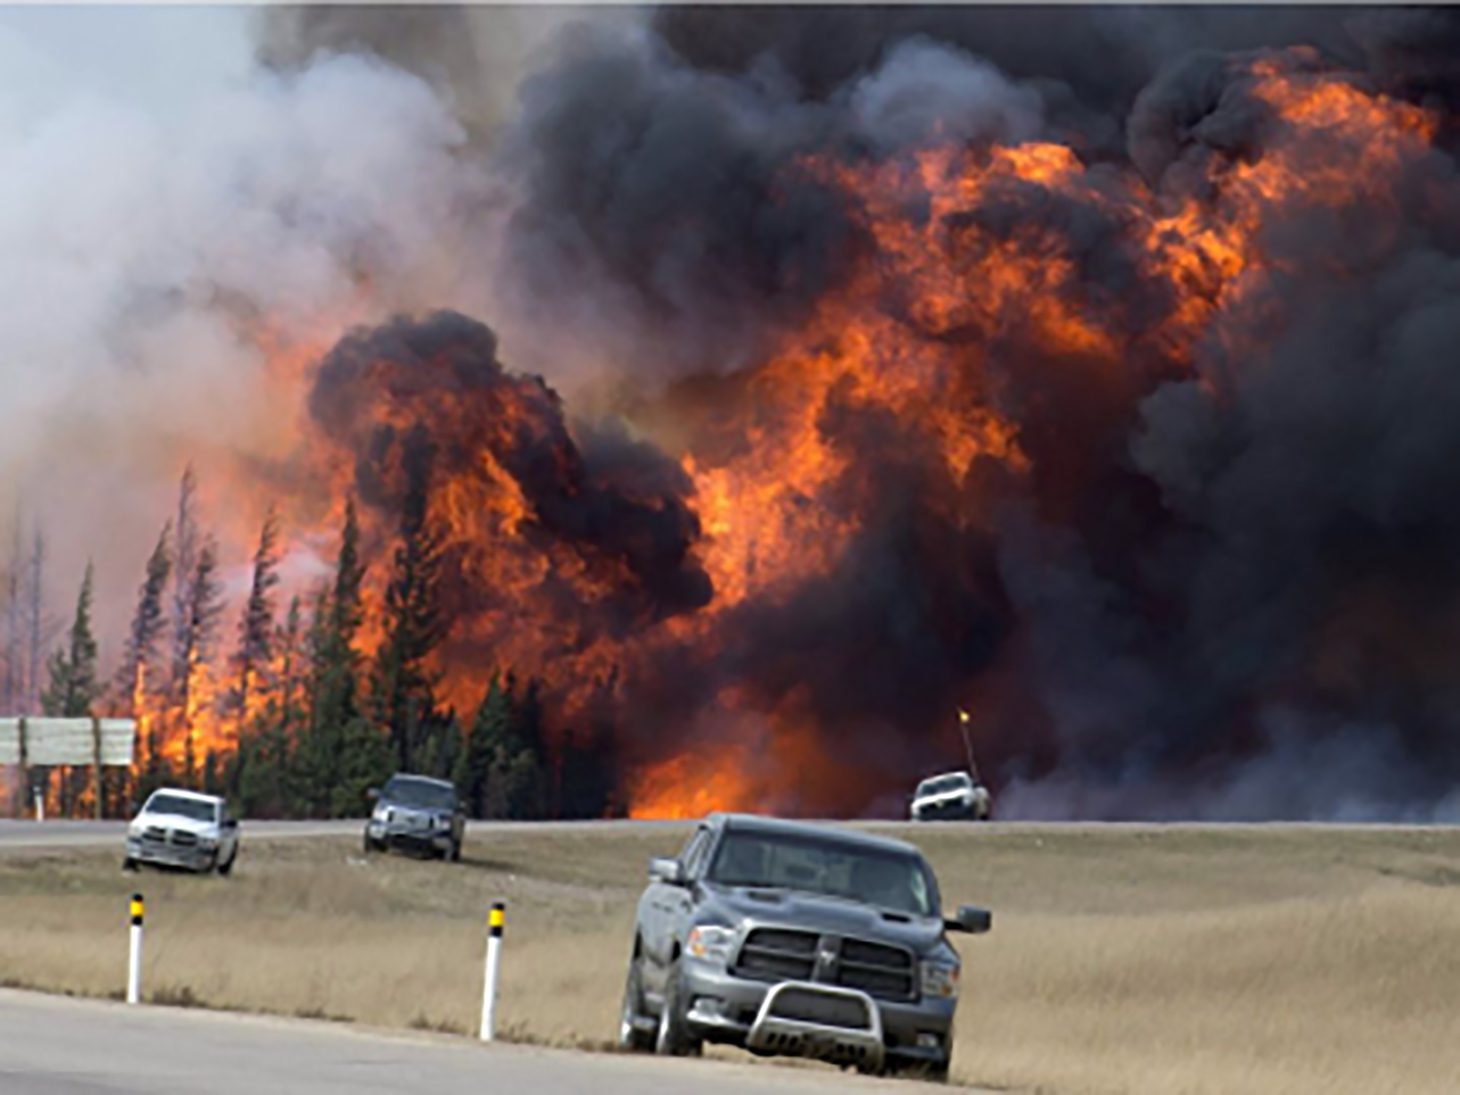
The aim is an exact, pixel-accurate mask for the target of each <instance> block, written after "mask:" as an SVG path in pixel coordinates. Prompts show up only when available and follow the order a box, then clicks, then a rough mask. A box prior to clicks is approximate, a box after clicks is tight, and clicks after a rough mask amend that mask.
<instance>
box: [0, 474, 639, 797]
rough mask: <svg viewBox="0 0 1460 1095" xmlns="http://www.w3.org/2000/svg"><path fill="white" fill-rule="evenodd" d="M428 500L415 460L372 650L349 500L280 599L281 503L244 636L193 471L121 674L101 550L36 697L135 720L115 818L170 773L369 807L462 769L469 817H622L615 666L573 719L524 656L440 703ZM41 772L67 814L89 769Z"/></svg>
mask: <svg viewBox="0 0 1460 1095" xmlns="http://www.w3.org/2000/svg"><path fill="white" fill-rule="evenodd" d="M428 502H429V495H428V478H427V476H426V475H425V474H424V472H423V471H421V470H415V471H413V470H412V469H409V468H408V469H407V482H406V489H405V493H404V501H403V505H402V508H401V514H400V521H399V526H398V529H397V530H396V531H397V535H396V537H395V546H394V551H393V553H392V555H391V557H390V559H389V561H388V567H387V570H386V573H385V574H384V576H383V577H384V596H383V604H382V608H381V612H380V617H379V620H378V628H377V629H376V630H378V636H377V640H376V642H375V645H374V649H373V650H368V651H367V650H366V648H365V644H364V643H363V642H362V635H361V631H362V627H363V626H364V624H365V619H366V606H365V591H366V588H367V579H368V570H367V562H366V560H365V559H364V557H363V555H362V545H361V528H360V523H359V515H358V513H357V511H356V507H355V504H354V502H353V500H347V501H346V503H345V506H344V512H343V516H342V519H341V525H340V529H339V539H338V546H337V551H336V554H335V557H334V560H333V565H332V567H331V569H330V572H329V574H328V576H327V577H326V578H325V579H324V580H322V581H320V582H319V583H318V584H317V585H316V586H315V587H314V588H313V589H312V590H310V591H309V592H308V593H307V594H305V595H303V596H299V595H296V596H293V597H290V598H289V599H288V601H287V603H286V604H281V603H280V599H281V598H280V592H279V587H280V575H279V565H280V561H281V544H280V535H281V533H280V528H279V522H278V519H277V516H276V515H275V513H274V512H273V511H272V510H271V511H270V512H269V513H268V514H267V515H266V516H265V518H264V521H263V524H262V527H261V528H260V530H259V535H258V540H257V543H256V547H255V550H254V553H253V557H252V568H251V580H250V584H249V590H248V594H247V597H246V598H245V600H244V603H243V606H242V610H241V612H240V614H239V618H238V622H237V628H236V632H235V633H234V635H233V636H232V637H231V639H230V637H229V636H227V635H226V634H225V633H224V623H225V621H224V600H223V587H222V582H221V580H220V576H219V565H220V563H219V548H218V544H217V541H216V539H215V538H214V537H213V536H211V535H210V534H208V532H207V531H206V530H205V528H204V527H203V524H202V522H201V520H200V515H199V506H198V500H197V481H196V477H195V475H194V473H193V471H192V469H188V470H187V471H186V472H185V473H184V474H183V477H182V480H181V483H180V486H179V492H178V505H177V509H176V511H175V512H174V513H173V515H172V516H171V517H170V519H169V520H168V521H167V522H166V523H165V524H164V525H163V527H162V529H161V531H160V533H159V535H158V538H157V540H156V543H155V546H154V547H153V549H152V552H151V554H150V555H149V556H148V559H147V562H146V565H145V567H144V570H143V577H142V581H141V583H140V585H139V587H138V591H137V600H136V606H135V609H134V611H133V613H132V617H131V622H130V625H129V626H128V628H127V632H126V636H125V640H124V644H123V649H122V654H121V658H120V660H119V663H118V665H117V667H116V670H115V672H114V673H112V674H111V675H110V676H109V677H104V676H103V675H102V673H101V670H100V663H99V648H98V643H97V640H96V636H95V634H94V628H93V624H92V618H91V617H92V601H93V596H94V589H93V584H94V577H93V569H92V567H91V566H90V565H89V564H88V566H87V568H86V571H85V574H84V576H83V578H82V581H81V585H80V589H79V591H78V593H77V597H76V602H75V609H74V612H73V613H72V614H71V623H70V625H69V627H68V628H67V629H66V630H65V632H64V634H63V635H62V636H61V641H60V642H59V643H58V645H57V646H56V648H55V649H54V651H53V652H52V653H51V655H50V657H49V660H48V661H47V662H46V667H45V674H44V676H45V684H44V686H43V687H40V688H39V689H38V691H37V693H36V695H35V696H34V697H33V698H32V702H34V703H36V704H38V706H39V707H40V708H41V710H42V713H44V714H47V715H59V716H87V715H92V714H125V715H132V716H133V717H135V718H136V719H137V720H138V736H139V740H138V750H137V755H136V759H135V763H134V765H133V767H132V769H131V770H130V771H128V772H115V773H109V774H108V775H107V777H106V781H105V785H104V787H103V788H102V793H103V795H104V796H105V799H104V806H105V809H106V812H107V813H108V814H109V815H116V814H120V813H125V812H127V811H129V810H131V809H133V808H135V806H136V805H137V804H139V803H140V801H141V800H142V799H143V798H145V797H146V795H148V794H150V793H151V792H152V791H153V790H155V789H156V788H158V787H161V786H183V787H191V788H194V789H198V790H204V791H208V792H210V793H214V794H223V795H226V796H228V797H229V798H230V799H231V800H232V801H233V802H234V804H235V805H236V807H237V808H238V809H239V810H240V811H241V812H242V813H243V814H244V815H245V816H252V817H349V816H355V815H359V814H361V813H363V812H364V811H365V810H366V809H367V807H368V799H367V795H366V791H367V789H368V788H370V787H373V786H378V785H379V784H380V783H382V782H383V781H384V780H386V779H387V778H389V776H390V775H391V774H392V773H393V772H396V771H409V772H416V773H421V774H425V775H432V776H436V777H439V778H445V779H451V780H453V781H454V782H455V783H456V785H457V787H458V789H459V791H460V793H461V795H462V798H463V801H464V803H465V805H466V808H467V810H468V812H469V813H470V814H471V815H472V816H474V817H499V818H524V819H526V818H541V817H598V816H604V815H605V814H611V813H616V812H619V811H620V810H621V804H620V803H618V802H617V801H616V800H615V789H616V787H617V786H618V784H619V780H618V763H617V755H616V752H615V748H614V742H615V734H614V728H613V722H612V713H611V712H612V696H613V691H614V682H613V681H612V680H608V681H602V682H597V686H596V688H595V690H594V691H595V696H596V697H597V698H596V699H595V701H594V702H593V703H590V705H589V711H588V712H587V714H586V715H585V716H584V719H585V720H586V721H585V722H584V724H583V726H582V727H581V728H580V729H577V730H574V729H570V728H567V727H564V726H557V727H553V726H550V724H549V709H550V707H551V702H550V700H551V696H550V690H549V686H548V684H547V682H545V681H544V680H542V679H540V678H537V677H528V678H526V679H522V678H520V677H518V676H517V675H516V674H515V673H514V672H513V671H512V668H511V667H510V666H503V667H499V668H498V669H496V670H495V671H491V672H489V673H487V674H485V679H484V680H483V681H482V682H481V692H480V694H481V700H480V703H479V704H478V705H477V706H476V708H475V710H474V711H469V712H465V713H462V712H458V711H456V710H455V709H454V708H453V707H451V706H450V705H447V704H444V703H443V702H442V700H441V698H440V696H439V691H440V686H441V675H440V671H439V669H438V668H437V660H436V655H437V653H438V651H439V649H440V647H441V644H442V643H443V642H444V641H445V640H446V638H447V637H448V626H447V622H446V621H447V614H446V612H445V611H444V610H445V607H446V606H445V605H443V602H442V585H443V545H444V537H443V536H442V534H441V531H440V530H439V528H437V527H436V526H435V525H434V523H433V522H432V520H431V518H430V509H429V505H428ZM39 545H40V541H39V540H38V541H37V546H36V548H35V555H36V557H37V558H39V555H40V552H41V548H40V546H39ZM38 565H39V564H37V566H38ZM11 569H12V572H14V571H15V570H16V569H17V568H15V567H12V568H11ZM35 577H36V581H35V588H36V589H37V590H38V589H39V573H38V572H37V574H36V576H35ZM23 578H24V575H23V574H22V575H21V576H20V579H17V580H21V579H23ZM22 584H24V583H23V582H22ZM28 591H29V585H26V586H25V589H24V590H19V591H18V593H19V596H18V597H13V598H11V599H9V600H8V601H7V605H9V606H10V607H11V608H12V609H16V606H17V605H18V606H19V608H18V609H16V610H15V611H14V612H13V613H12V615H13V616H14V617H15V626H14V630H15V632H16V634H17V635H18V636H20V638H21V639H25V637H26V634H27V633H26V628H27V627H28V626H29V624H30V621H31V616H32V615H33V616H34V617H35V619H36V620H37V621H38V620H39V619H40V616H41V611H40V609H39V608H38V607H36V608H35V609H34V612H33V613H32V612H31V611H30V609H29V608H28V607H27V606H28V603H29V602H27V601H26V594H27V593H28ZM35 596H36V597H38V596H39V594H38V593H36V595H35ZM37 604H38V601H37ZM6 622H7V626H8V625H9V624H10V623H11V622H12V621H11V620H10V619H9V618H7V621H6ZM35 626H36V628H39V627H40V624H39V623H38V622H37V623H36V625H35ZM36 641H37V643H38V642H39V639H37V640H36ZM23 645H24V643H23V642H22V643H20V644H19V645H18V646H17V649H18V648H19V646H23ZM34 661H35V659H34V657H32V659H31V664H34ZM32 676H35V674H34V673H32ZM0 683H3V682H0ZM24 702H25V701H24V700H23V699H16V698H12V700H11V704H12V706H15V705H16V704H17V703H19V704H21V705H23V703H24ZM37 776H38V778H41V779H43V780H46V781H47V783H46V786H47V788H48V794H49V795H50V797H51V801H52V803H53V806H52V808H53V809H58V810H60V811H61V812H63V813H75V812H80V811H81V810H82V809H84V808H87V805H88V804H87V801H86V800H87V796H88V795H89V794H91V793H92V792H91V791H90V790H89V786H90V785H89V782H88V780H89V775H88V773H87V772H86V771H85V770H77V771H74V772H73V771H61V772H56V773H49V774H47V773H37Z"/></svg>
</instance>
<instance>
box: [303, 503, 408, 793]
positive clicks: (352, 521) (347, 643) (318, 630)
mask: <svg viewBox="0 0 1460 1095" xmlns="http://www.w3.org/2000/svg"><path fill="white" fill-rule="evenodd" d="M364 582H365V566H364V563H363V561H362V559H361V556H360V524H359V520H358V518H357V515H356V512H355V504H354V500H353V499H351V500H348V501H347V502H346V504H345V522H344V527H343V528H342V529H341V531H340V551H339V556H338V557H337V559H336V562H335V575H334V583H333V585H332V586H331V588H330V589H329V590H328V591H321V592H320V594H319V596H318V597H317V599H316V603H315V611H314V618H313V622H312V623H311V626H310V640H309V646H310V653H311V656H312V661H313V673H312V680H311V686H310V712H309V732H308V735H307V743H308V744H307V749H306V769H305V770H306V779H307V783H308V788H309V797H310V800H311V807H312V809H313V811H314V812H316V813H323V814H327V815H330V816H344V817H348V816H353V815H355V814H358V813H359V812H360V811H361V810H362V809H364V807H365V805H366V798H365V791H366V789H367V788H369V787H371V786H374V785H375V784H377V783H379V782H381V781H382V780H383V779H384V778H385V777H386V776H388V775H389V774H390V754H389V750H388V747H387V743H386V740H385V738H384V737H383V735H382V733H381V730H380V728H379V727H378V726H377V725H375V724H372V723H371V722H370V721H369V720H368V719H366V718H365V717H364V714H363V712H362V711H361V709H360V698H359V672H360V664H359V663H360V656H359V654H358V652H357V651H356V649H355V639H356V636H357V634H358V632H359V629H360V624H361V621H362V620H363V618H364V606H363V603H362V590H363V586H364Z"/></svg>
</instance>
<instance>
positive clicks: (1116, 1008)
mask: <svg viewBox="0 0 1460 1095" xmlns="http://www.w3.org/2000/svg"><path fill="white" fill-rule="evenodd" d="M683 832H684V830H681V829H678V828H666V827H655V828H649V829H633V828H622V827H613V828H595V827H592V826H585V827H583V828H582V829H581V830H572V831H561V830H558V831H551V832H543V831H533V830H531V829H521V830H512V831H508V832H505V833H492V834H489V835H482V836H477V837H475V838H469V842H468V847H467V853H466V854H467V861H466V862H463V863H461V864H458V865H447V864H440V863H428V862H419V861H414V860H408V859H404V858H400V857H390V858H384V859H383V858H379V857H373V858H371V859H370V860H368V861H365V860H363V859H362V858H361V856H360V854H359V847H358V843H357V842H356V841H355V840H353V839H348V840H347V839H345V838H320V839H310V840H287V841H285V840H281V841H275V842H262V841H255V842H252V843H249V842H247V838H245V841H246V843H245V851H244V855H243V857H242V858H241V859H240V861H239V866H238V869H237V871H236V872H235V874H234V876H233V877H232V878H230V879H221V878H217V877H208V878H193V877H189V876H183V875H171V874H162V873H157V872H147V873H144V874H142V875H140V876H131V875H124V874H123V873H121V872H120V871H119V870H118V856H117V854H115V852H112V851H108V852H105V853H103V852H98V851H64V852H61V851H10V852H7V853H5V854H4V855H0V924H3V925H4V931H3V932H0V983H8V984H13V985H20V986H26V987H35V988H42V989H48V990H56V991H65V992H74V993H84V994H91V995H114V994H119V993H120V991H121V989H122V987H123V978H124V970H125V960H126V897H127V895H128V894H129V893H130V892H131V891H132V889H134V888H141V889H143V890H144V891H145V893H146V895H147V902H148V916H147V925H148V935H147V951H146V960H145V980H144V984H145V986H146V988H147V991H148V994H149V995H151V996H152V997H153V998H154V999H156V1000H158V1001H169V1002H175V1003H196V1004H203V1005H207V1006H217V1007H227V1008H240V1009H247V1010H258V1011H268V1012H277V1013H281V1014H285V1015H302V1016H311V1017H333V1018H341V1019H344V1018H348V1019H353V1020H358V1021H361V1022H366V1023H371V1024H377V1025H384V1026H401V1027H421V1028H431V1029H442V1030H456V1031H461V1032H467V1031H470V1030H472V1029H474V1025H475V1022H476V1018H477V1015H478V1012H479V1008H480V999H481V996H480V994H481V956H482V948H483V941H484V934H485V932H484V923H485V916H486V910H487V907H488V906H489V904H490V903H491V901H493V900H494V899H505V900H507V902H508V903H509V912H508V927H507V940H506V949H505V951H504V966H503V995H502V1002H501V1005H500V1010H499V1014H500V1016H501V1021H502V1022H503V1023H504V1024H505V1026H506V1028H507V1032H508V1034H509V1036H511V1037H516V1038H520V1039H524V1040H533V1041H540V1042H545V1043H552V1044H567V1045H579V1046H587V1047H601V1046H605V1045H606V1044H607V1043H608V1042H609V1040H610V1039H611V1038H612V1035H613V1031H614V1027H615V1023H616V1018H617V1011H618V1003H619V993H620V989H621V986H622V981H623V973H624V961H625V957H626V953H627V948H628V943H629V932H630V928H631V925H632V919H633V903H634V900H635V898H636V897H637V894H638V892H639V890H640V888H641V885H642V879H643V868H644V864H645V861H646V860H647V858H648V857H649V856H650V855H653V854H665V853H669V852H672V851H673V850H674V849H675V848H676V847H677V845H678V843H679V842H680V840H681V839H682V836H683ZM906 832H907V830H904V831H903V835H905V834H906ZM913 835H915V836H916V838H917V841H918V843H919V844H920V845H922V847H923V848H924V849H925V850H926V851H927V853H928V855H929V856H930V858H931V859H932V860H933V863H934V866H935V867H936V868H937V870H938V874H939V876H940V879H941V880H942V884H943V889H944V893H945V897H946V898H947V900H948V902H949V903H950V904H955V903H957V902H959V901H968V902H975V903H980V904H985V905H988V906H989V907H991V908H993V909H994V910H995V923H994V931H993V933H992V934H991V935H988V936H984V937H976V938H967V937H965V940H964V941H962V942H960V944H959V945H960V948H961V950H962V952H963V956H964V998H963V1002H962V1005H961V1008H960V1011H959V1018H958V1032H957V1043H956V1049H955V1056H954V1069H953V1071H954V1076H955V1078H956V1079H958V1080H962V1081H964V1082H967V1083H971V1084H979V1085H984V1086H988V1087H995V1088H1009V1089H1015V1090H1021V1091H1041V1092H1162V1093H1169V1092H1223V1093H1227V1092H1303V1093H1307V1092H1325V1093H1336V1092H1363V1093H1366V1095H1370V1093H1374V1092H1384V1091H1395V1092H1406V1093H1411V1092H1415V1093H1417V1092H1454V1091H1456V1090H1460V1049H1457V1048H1456V1047H1457V1045H1460V830H1455V829H1433V830H1425V829H1361V828H1325V827H1233V828H1215V829H1213V828H1184V827H1167V828H1162V827H1124V826H1117V827H1093V826H1092V827H1088V828H1077V827H1036V826H1026V827H1016V828H1004V827H974V826H962V825H959V826H948V827H939V828H932V827H930V828H926V829H918V830H916V831H915V832H914V834H913Z"/></svg>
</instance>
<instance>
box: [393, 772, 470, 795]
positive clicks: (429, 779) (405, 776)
mask: <svg viewBox="0 0 1460 1095" xmlns="http://www.w3.org/2000/svg"><path fill="white" fill-rule="evenodd" d="M398 779H400V780H410V781H411V782H412V783H431V784H435V785H436V786H437V787H449V788H450V789H451V790H453V791H454V790H456V784H454V783H452V782H451V781H450V780H449V779H437V778H436V777H435V776H418V775H416V774H415V773H414V772H397V773H396V774H395V775H393V776H391V777H390V779H388V780H386V781H385V782H386V783H387V785H388V784H391V783H394V782H395V781H396V780H398Z"/></svg>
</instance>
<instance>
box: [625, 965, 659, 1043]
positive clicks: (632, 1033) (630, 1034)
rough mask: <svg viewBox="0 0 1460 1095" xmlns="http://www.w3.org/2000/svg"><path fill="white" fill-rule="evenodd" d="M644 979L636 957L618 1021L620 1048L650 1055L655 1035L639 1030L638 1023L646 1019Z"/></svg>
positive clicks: (627, 978)
mask: <svg viewBox="0 0 1460 1095" xmlns="http://www.w3.org/2000/svg"><path fill="white" fill-rule="evenodd" d="M642 977H643V974H642V973H640V971H639V958H638V956H637V955H635V956H634V957H633V958H630V959H629V973H628V976H627V977H626V978H624V1003H623V1010H622V1011H620V1012H619V1021H618V1048H619V1049H621V1050H623V1051H624V1052H625V1053H648V1052H649V1051H650V1050H652V1049H653V1048H654V1034H653V1033H652V1032H651V1031H647V1030H640V1029H639V1023H638V1021H639V1020H642V1019H643V1018H644V988H643V983H642Z"/></svg>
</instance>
